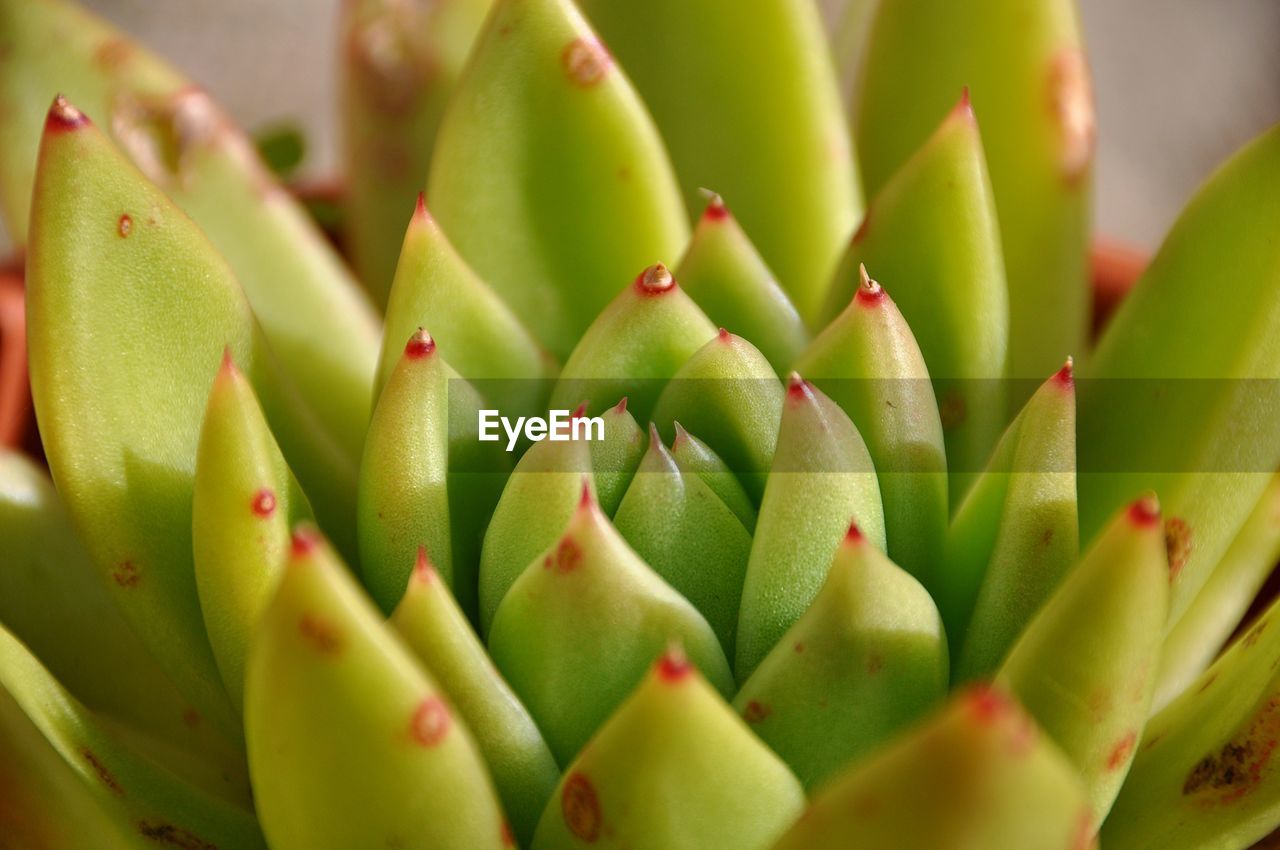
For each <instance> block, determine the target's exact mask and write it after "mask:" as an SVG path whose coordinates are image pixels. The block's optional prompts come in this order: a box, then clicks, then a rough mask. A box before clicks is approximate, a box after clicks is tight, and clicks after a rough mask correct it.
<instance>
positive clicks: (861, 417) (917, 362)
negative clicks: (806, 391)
mask: <svg viewBox="0 0 1280 850" xmlns="http://www.w3.org/2000/svg"><path fill="white" fill-rule="evenodd" d="M861 280H862V284H861V286H860V287H859V288H858V291H857V294H856V295H854V296H853V298H852V299H851V301H850V303H849V305H848V307H847V308H846V309H845V311H844V312H843V313H841V314H840V315H839V316H838V317H837V318H836V319H835V321H833V322H832V323H831V324H830V325H828V326H827V328H826V330H824V331H823V332H822V333H821V334H819V335H818V338H817V339H815V340H814V341H813V343H812V344H811V345H810V346H809V347H808V348H807V349H806V350H805V352H804V354H802V355H801V356H800V358H799V359H798V360H797V361H796V369H797V370H799V371H800V372H802V373H803V374H805V375H808V376H809V378H810V380H812V381H813V382H814V384H816V385H817V386H819V387H821V388H822V391H823V392H825V393H826V394H827V395H828V396H830V398H831V400H832V401H834V402H835V403H836V404H838V405H840V407H841V409H843V410H844V412H845V413H847V414H849V418H850V419H851V420H853V422H854V424H856V425H857V426H858V433H860V434H861V435H862V438H863V439H864V440H866V443H867V451H868V452H870V453H871V460H872V461H873V462H874V463H875V467H876V478H877V479H878V480H879V482H880V496H881V498H882V500H883V502H884V526H885V534H886V535H887V537H888V541H889V549H888V553H889V557H891V558H893V560H894V562H895V563H897V564H899V565H900V566H901V567H902V568H903V569H905V570H906V571H907V572H909V573H911V574H912V575H913V576H915V577H916V578H918V579H920V580H921V581H922V582H924V583H925V584H926V586H931V584H932V579H933V573H934V571H936V570H937V569H938V568H939V565H940V564H941V561H942V547H943V540H944V538H945V537H946V533H947V520H948V504H947V474H946V472H947V458H946V449H945V448H944V447H943V434H942V423H941V422H940V421H939V419H938V404H937V402H936V401H935V400H934V396H933V385H932V384H931V383H930V382H929V371H928V369H927V368H926V367H925V362H924V358H923V357H921V355H920V348H919V346H917V345H916V341H915V337H913V336H912V334H911V329H910V328H909V327H907V323H906V322H905V321H904V320H903V318H902V314H901V313H899V312H898V308H897V306H896V305H895V304H894V302H893V300H892V299H891V298H890V297H889V295H888V293H886V292H885V290H884V289H882V288H881V286H880V284H878V283H876V282H875V281H874V280H872V279H871V278H869V277H867V273H866V269H865V268H864V269H862V271H861Z"/></svg>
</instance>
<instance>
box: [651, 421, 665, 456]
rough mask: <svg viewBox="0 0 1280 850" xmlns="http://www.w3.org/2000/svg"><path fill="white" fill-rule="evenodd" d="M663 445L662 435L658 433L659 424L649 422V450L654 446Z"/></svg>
mask: <svg viewBox="0 0 1280 850" xmlns="http://www.w3.org/2000/svg"><path fill="white" fill-rule="evenodd" d="M660 445H662V435H661V434H659V433H658V426H657V425H655V424H654V423H653V422H650V423H649V451H653V447H654V446H660Z"/></svg>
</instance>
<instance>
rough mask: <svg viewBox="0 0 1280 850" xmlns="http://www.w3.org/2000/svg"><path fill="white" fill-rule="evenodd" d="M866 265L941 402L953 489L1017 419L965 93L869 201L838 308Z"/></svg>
mask: <svg viewBox="0 0 1280 850" xmlns="http://www.w3.org/2000/svg"><path fill="white" fill-rule="evenodd" d="M862 264H865V265H866V267H867V268H869V269H871V270H873V271H874V272H875V273H876V274H877V275H878V276H879V277H880V278H881V279H882V280H886V281H889V282H890V284H891V285H892V289H893V297H894V303H896V304H897V306H898V309H899V310H901V311H902V315H903V316H904V317H905V318H906V320H907V324H909V325H910V326H911V329H912V331H914V332H915V337H916V342H917V343H919V345H920V353H921V354H922V355H924V362H925V364H926V365H927V366H928V368H929V376H930V377H931V378H932V379H933V386H934V392H935V394H936V395H937V398H938V401H939V405H940V409H941V412H942V425H943V436H944V437H945V438H946V446H947V461H948V463H949V464H950V468H951V470H952V479H951V480H952V485H953V486H952V487H951V500H952V502H953V503H958V502H959V500H960V498H961V497H962V496H964V492H965V487H964V485H965V483H966V482H968V481H971V480H972V479H973V477H974V476H975V475H976V474H977V473H978V472H980V471H981V470H982V468H983V465H984V464H985V463H986V461H987V458H988V456H989V455H990V454H991V450H992V448H994V447H995V444H996V441H997V440H998V439H999V437H1000V432H1001V431H1002V430H1003V428H1004V426H1005V423H1006V421H1007V416H1006V413H1005V406H1006V402H1005V384H1004V380H1003V379H1004V377H1005V372H1006V370H1007V368H1008V357H1009V295H1008V290H1007V287H1006V285H1005V274H1004V258H1003V256H1002V254H1001V249H1000V228H999V225H998V223H997V222H996V208H995V200H994V198H993V197H992V194H991V181H990V179H989V178H988V177H987V164H986V158H985V156H984V154H983V149H982V138H981V135H980V134H979V132H978V124H977V121H976V120H975V119H974V116H973V110H972V108H970V106H969V103H968V100H967V98H966V99H965V100H963V101H961V103H960V104H959V105H958V106H957V107H956V108H955V109H953V110H952V111H951V113H950V114H949V115H948V116H947V117H946V119H944V120H943V122H942V124H941V126H939V127H938V129H937V130H935V131H934V133H933V135H932V136H931V137H930V138H929V140H928V141H927V142H925V144H924V146H923V147H922V148H920V150H919V151H916V152H915V153H914V154H913V155H912V157H911V158H910V159H909V160H907V161H906V162H905V163H904V164H903V166H902V167H901V168H900V169H899V170H898V171H897V172H896V173H895V174H894V175H893V176H892V177H891V178H890V179H889V180H888V182H886V183H885V185H884V188H883V189H881V190H880V193H879V194H878V195H876V197H875V199H874V200H872V201H871V204H870V206H869V207H868V209H867V216H866V218H865V219H864V220H863V223H862V226H861V227H859V228H858V231H857V233H856V234H855V235H854V237H853V239H852V241H851V242H850V243H849V248H848V251H847V252H846V253H845V256H844V259H843V260H842V261H841V264H840V267H839V270H838V271H837V272H836V276H835V279H834V280H833V281H832V285H831V290H830V292H829V293H828V301H827V309H826V315H827V317H829V318H834V317H835V316H837V315H839V313H840V312H841V311H843V310H844V309H845V308H846V306H847V305H848V304H849V302H850V301H851V300H852V299H853V297H854V295H855V294H856V293H857V291H858V287H859V286H860V285H861V282H862V276H861V274H860V272H859V268H860V265H862Z"/></svg>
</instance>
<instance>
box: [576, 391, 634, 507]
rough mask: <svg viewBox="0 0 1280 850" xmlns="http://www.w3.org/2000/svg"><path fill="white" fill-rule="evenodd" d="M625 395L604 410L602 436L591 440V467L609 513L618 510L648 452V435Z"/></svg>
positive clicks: (599, 499) (598, 495) (601, 500)
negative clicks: (637, 419) (646, 449)
mask: <svg viewBox="0 0 1280 850" xmlns="http://www.w3.org/2000/svg"><path fill="white" fill-rule="evenodd" d="M628 403H629V400H628V399H627V398H625V397H624V398H623V399H622V400H621V401H619V402H618V403H617V404H615V405H614V406H613V407H610V408H608V409H607V410H605V411H604V413H602V414H601V416H600V418H601V419H603V420H604V429H603V434H602V436H601V439H598V440H595V439H593V440H591V441H590V443H589V444H588V445H589V446H590V449H591V469H592V471H593V473H594V475H593V476H592V477H593V479H594V482H595V490H596V499H597V500H598V501H599V502H600V510H602V511H604V513H605V516H613V515H614V514H615V513H617V512H618V506H619V505H621V504H622V499H623V498H624V496H625V494H626V492H627V490H628V489H629V488H630V486H631V480H632V477H633V476H634V475H635V474H636V470H637V469H638V468H639V467H640V464H641V462H642V460H643V458H644V454H645V435H644V431H641V430H640V425H639V423H637V422H636V418H635V417H634V416H632V415H631V411H630V410H628V409H627V407H628Z"/></svg>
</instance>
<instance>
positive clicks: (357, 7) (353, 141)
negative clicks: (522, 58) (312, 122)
mask: <svg viewBox="0 0 1280 850" xmlns="http://www.w3.org/2000/svg"><path fill="white" fill-rule="evenodd" d="M492 5H493V3H492V0H449V2H447V3H401V2H396V0H350V2H346V3H343V4H342V20H341V23H340V25H339V26H340V35H339V38H340V40H341V45H342V47H341V51H340V53H339V56H340V65H339V68H340V73H341V77H340V95H341V100H340V104H341V130H342V152H343V155H344V156H343V165H344V171H345V173H346V177H347V198H346V205H347V210H348V214H347V216H346V221H347V228H346V232H345V234H344V235H345V237H346V242H347V245H348V248H349V251H350V253H351V259H352V262H353V264H354V266H355V270H356V272H357V273H358V274H359V276H360V279H361V280H362V281H363V282H364V284H365V286H366V288H368V290H369V292H370V293H371V294H372V295H373V297H374V299H375V300H376V301H377V302H378V303H379V304H383V305H385V304H386V303H387V292H388V290H389V289H390V288H391V286H392V280H393V276H394V275H395V273H396V256H397V255H398V254H399V253H400V233H401V232H402V231H403V230H404V223H405V221H406V220H407V219H408V218H409V211H410V210H412V209H413V196H414V193H415V192H416V191H417V190H418V189H419V188H420V187H421V186H422V184H423V182H424V181H425V180H426V177H427V170H428V168H429V167H430V165H431V153H432V151H433V150H434V145H435V139H436V132H437V130H438V129H439V126H440V121H441V119H442V118H443V116H444V111H445V106H446V105H447V104H448V102H449V96H450V95H451V94H452V93H453V90H454V87H455V86H456V85H457V82H458V78H459V77H460V76H461V75H462V69H463V67H464V65H465V63H466V60H467V56H468V55H469V54H470V52H471V47H472V45H473V43H474V42H475V39H476V36H477V35H478V34H479V32H480V26H481V24H483V23H484V18H485V15H486V13H487V12H488V11H489V8H490V6H492ZM417 324H427V325H428V326H430V327H433V328H437V329H440V330H443V327H442V325H441V324H440V323H439V322H424V321H421V320H420V321H418V322H417ZM415 326H416V325H415ZM412 330H413V328H412V327H410V328H402V329H397V331H396V333H394V334H393V335H392V336H391V338H392V339H395V340H397V341H398V340H400V339H402V338H407V337H408V336H409V333H410V332H411V331H412ZM441 342H442V343H443V344H444V345H445V347H446V348H447V349H448V350H449V351H453V350H454V345H453V341H452V340H446V339H444V338H443V336H442V338H441ZM384 356H385V352H384ZM458 368H459V369H462V365H461V364H459V366H458ZM464 374H465V370H464ZM467 377H472V376H471V375H467ZM384 378H385V375H384Z"/></svg>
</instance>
